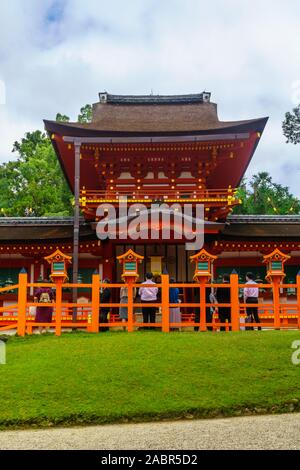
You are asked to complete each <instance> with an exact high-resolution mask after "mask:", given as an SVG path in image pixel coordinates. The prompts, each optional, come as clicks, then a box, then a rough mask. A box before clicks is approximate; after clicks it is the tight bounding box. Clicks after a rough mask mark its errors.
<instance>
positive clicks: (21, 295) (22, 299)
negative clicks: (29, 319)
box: [17, 273, 27, 336]
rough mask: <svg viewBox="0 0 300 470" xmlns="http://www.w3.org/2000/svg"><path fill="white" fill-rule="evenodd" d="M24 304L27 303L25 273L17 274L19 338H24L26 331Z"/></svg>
mask: <svg viewBox="0 0 300 470" xmlns="http://www.w3.org/2000/svg"><path fill="white" fill-rule="evenodd" d="M26 303H27V273H20V274H19V289H18V327H17V332H18V335H19V336H25V330H26Z"/></svg>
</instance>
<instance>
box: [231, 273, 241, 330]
mask: <svg viewBox="0 0 300 470" xmlns="http://www.w3.org/2000/svg"><path fill="white" fill-rule="evenodd" d="M230 300H231V329H232V331H239V330H240V307H239V276H238V274H230Z"/></svg>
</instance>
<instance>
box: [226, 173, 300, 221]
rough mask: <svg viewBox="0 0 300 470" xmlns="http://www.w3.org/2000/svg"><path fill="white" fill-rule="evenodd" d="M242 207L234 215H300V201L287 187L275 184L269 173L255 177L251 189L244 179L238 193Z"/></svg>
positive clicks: (250, 185) (250, 184) (251, 182)
mask: <svg viewBox="0 0 300 470" xmlns="http://www.w3.org/2000/svg"><path fill="white" fill-rule="evenodd" d="M237 196H238V197H239V198H240V199H241V200H242V205H240V206H237V207H235V209H234V211H233V213H234V214H269V215H271V214H273V215H274V214H275V215H276V214H278V215H284V214H299V213H300V201H299V199H297V198H296V197H295V196H293V195H292V194H291V193H290V191H289V188H288V187H287V186H282V185H281V184H277V183H274V182H273V181H272V177H271V176H270V175H269V173H267V172H265V171H264V172H260V173H258V174H257V175H254V176H253V177H252V178H251V180H250V182H249V187H248V186H247V182H246V180H245V179H244V180H243V181H242V183H241V185H240V187H239V189H238V191H237Z"/></svg>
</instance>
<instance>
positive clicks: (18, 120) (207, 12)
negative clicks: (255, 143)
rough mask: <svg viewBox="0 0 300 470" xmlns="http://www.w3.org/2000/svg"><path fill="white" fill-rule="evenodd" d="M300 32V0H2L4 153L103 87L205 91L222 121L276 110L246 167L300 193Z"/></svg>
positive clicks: (0, 134)
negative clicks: (296, 139) (292, 121)
mask: <svg viewBox="0 0 300 470" xmlns="http://www.w3.org/2000/svg"><path fill="white" fill-rule="evenodd" d="M299 39H300V2H299V0H210V2H207V1H203V0H109V1H105V0H42V1H41V0H0V161H6V160H9V159H12V158H15V155H12V154H11V148H12V145H13V142H14V141H15V140H16V139H19V138H20V137H21V136H22V135H23V133H24V132H26V131H29V130H34V129H37V128H40V129H42V119H43V118H47V119H54V118H55V115H56V113H57V112H61V113H64V114H67V115H69V116H70V117H71V118H72V120H76V117H77V114H78V111H79V109H80V107H81V106H82V105H84V104H86V103H93V102H95V101H97V98H98V92H99V91H102V90H107V91H108V92H110V93H120V94H122V93H123V94H147V93H150V92H151V91H152V92H153V93H154V94H156V93H157V94H177V93H197V92H201V91H203V90H204V89H205V90H207V91H211V92H212V100H213V101H214V102H217V103H218V109H219V117H220V119H222V120H239V119H249V118H257V117H262V116H269V117H270V120H269V123H268V124H267V128H266V130H265V133H264V135H263V138H262V140H261V142H260V145H259V147H258V149H257V152H256V154H255V156H254V158H253V160H252V163H251V165H250V167H249V169H248V172H247V175H248V176H251V174H253V173H255V172H257V171H260V170H267V171H269V172H270V173H271V174H272V176H273V177H274V179H275V180H276V181H277V182H281V183H283V184H286V185H288V186H290V187H291V189H292V190H293V192H294V193H295V194H297V195H298V196H300V185H299V184H298V181H299V178H300V145H298V146H294V145H292V144H286V143H285V138H284V137H283V135H282V131H281V121H282V119H283V117H284V113H285V112H286V111H287V110H290V109H292V108H293V107H294V106H295V105H296V104H297V102H300V40H299ZM4 88H5V89H6V100H5V104H3V102H4V91H5V90H4Z"/></svg>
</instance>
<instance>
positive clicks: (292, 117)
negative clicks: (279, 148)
mask: <svg viewBox="0 0 300 470" xmlns="http://www.w3.org/2000/svg"><path fill="white" fill-rule="evenodd" d="M282 130H283V134H284V136H285V137H286V138H287V143H292V144H299V143H300V104H299V105H298V106H297V107H296V108H294V109H293V111H292V112H291V113H290V112H287V113H286V114H285V120H284V121H283V123H282Z"/></svg>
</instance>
